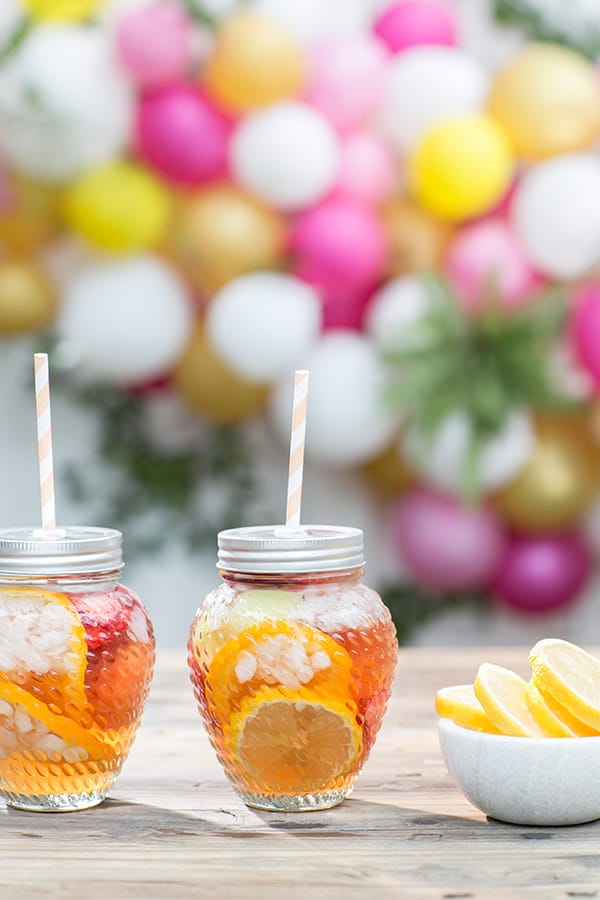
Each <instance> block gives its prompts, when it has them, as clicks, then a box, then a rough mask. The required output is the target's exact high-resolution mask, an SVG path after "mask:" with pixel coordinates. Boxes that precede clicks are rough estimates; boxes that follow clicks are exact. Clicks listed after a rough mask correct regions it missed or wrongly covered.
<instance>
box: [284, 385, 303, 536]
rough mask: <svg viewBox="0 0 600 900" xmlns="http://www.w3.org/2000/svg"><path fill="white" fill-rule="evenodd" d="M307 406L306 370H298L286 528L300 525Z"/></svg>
mask: <svg viewBox="0 0 600 900" xmlns="http://www.w3.org/2000/svg"><path fill="white" fill-rule="evenodd" d="M307 407H308V372H306V371H304V370H299V371H297V372H296V374H295V376H294V410H293V413H292V438H291V441H290V469H289V475H288V494H287V511H286V515H285V524H286V527H287V528H299V527H300V506H301V505H302V474H303V471H304V441H305V437H306V410H307Z"/></svg>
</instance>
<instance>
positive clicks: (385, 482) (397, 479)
mask: <svg viewBox="0 0 600 900" xmlns="http://www.w3.org/2000/svg"><path fill="white" fill-rule="evenodd" d="M364 472H365V474H366V475H367V476H368V478H369V479H370V480H371V481H372V482H373V483H374V484H375V486H376V487H377V488H379V490H380V491H381V492H382V493H383V494H385V495H387V496H389V495H390V494H391V495H394V494H401V493H402V492H403V491H405V490H407V488H409V487H411V486H412V485H413V484H414V481H415V475H414V472H412V471H411V470H410V469H409V468H408V466H407V465H406V462H405V461H404V459H403V458H402V455H401V454H400V448H399V446H398V441H393V442H392V443H391V444H390V446H389V447H388V448H387V450H384V452H383V453H382V454H381V455H380V456H378V457H376V459H373V460H371V462H369V463H367V465H366V466H365V467H364Z"/></svg>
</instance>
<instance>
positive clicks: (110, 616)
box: [69, 587, 136, 650]
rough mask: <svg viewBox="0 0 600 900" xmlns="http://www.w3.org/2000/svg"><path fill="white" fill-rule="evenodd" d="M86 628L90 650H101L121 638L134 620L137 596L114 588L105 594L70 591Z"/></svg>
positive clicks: (86, 637) (86, 638)
mask: <svg viewBox="0 0 600 900" xmlns="http://www.w3.org/2000/svg"><path fill="white" fill-rule="evenodd" d="M69 596H70V598H71V601H72V603H73V606H74V607H75V609H76V610H77V612H78V613H79V618H80V619H81V624H82V625H83V627H84V630H85V640H86V643H87V645H88V649H89V650H98V649H100V648H102V647H104V646H105V645H106V644H109V643H111V642H112V641H114V640H116V639H117V638H120V637H121V636H122V635H123V634H124V633H125V632H126V631H127V628H128V626H129V623H130V621H131V616H132V613H133V609H134V606H135V603H136V600H135V597H134V596H133V595H132V594H130V593H129V591H127V590H124V589H119V587H117V588H115V590H114V591H106V592H105V593H102V594H70V595H69Z"/></svg>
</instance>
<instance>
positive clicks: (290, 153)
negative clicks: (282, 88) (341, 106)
mask: <svg viewBox="0 0 600 900" xmlns="http://www.w3.org/2000/svg"><path fill="white" fill-rule="evenodd" d="M339 154H340V149H339V143H338V140H337V137H336V135H335V132H334V130H333V127H332V126H331V125H330V124H329V122H328V121H327V120H326V119H325V117H324V116H322V115H320V114H319V113H318V112H316V111H315V110H314V109H311V108H310V107H308V106H306V105H305V104H303V103H296V102H293V101H288V102H285V103H277V104H274V105H273V106H269V107H267V108H266V109H262V110H259V111H258V112H254V113H251V114H250V115H249V116H247V117H246V118H245V119H243V120H242V121H241V122H240V124H239V125H238V127H237V128H236V130H235V132H234V134H233V137H232V139H231V144H230V161H231V166H232V170H233V174H234V176H235V178H236V180H237V181H238V182H239V184H241V185H242V187H244V188H246V190H248V191H249V192H250V193H252V194H254V195H255V196H257V197H259V198H260V199H261V200H264V201H265V202H266V203H268V204H270V205H271V206H275V207H277V208H278V209H284V210H296V209H302V208H303V207H305V206H310V205H312V204H313V203H316V202H317V200H320V199H321V198H322V197H324V196H325V194H326V193H327V192H328V191H329V190H330V189H331V188H332V187H333V185H334V183H335V181H336V178H337V174H338V168H339Z"/></svg>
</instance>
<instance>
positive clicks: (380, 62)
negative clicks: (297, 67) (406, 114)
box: [304, 35, 387, 132]
mask: <svg viewBox="0 0 600 900" xmlns="http://www.w3.org/2000/svg"><path fill="white" fill-rule="evenodd" d="M386 67H387V55H386V53H385V51H384V50H383V49H382V47H381V45H380V44H379V42H378V41H376V40H374V39H373V38H372V37H370V36H369V35H351V36H348V37H345V38H337V39H335V40H330V41H326V42H320V43H318V44H317V45H316V46H315V47H314V48H313V50H312V52H311V54H310V65H309V69H308V75H307V84H306V88H305V91H304V99H305V100H306V102H307V103H309V104H310V105H311V106H313V107H314V108H315V109H317V110H319V112H321V113H322V114H323V115H324V116H325V117H326V118H327V119H329V121H330V122H331V124H332V125H334V127H335V128H337V129H338V130H339V131H340V132H347V131H349V130H351V129H353V128H358V127H359V126H361V125H362V124H363V123H364V122H365V121H366V120H367V118H368V116H370V114H371V113H372V112H373V110H374V109H375V108H376V106H377V105H378V104H379V101H380V98H381V94H382V91H383V85H384V79H385V74H386Z"/></svg>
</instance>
